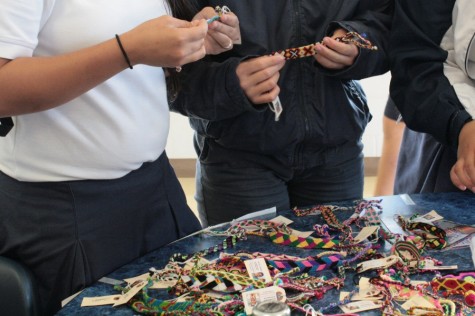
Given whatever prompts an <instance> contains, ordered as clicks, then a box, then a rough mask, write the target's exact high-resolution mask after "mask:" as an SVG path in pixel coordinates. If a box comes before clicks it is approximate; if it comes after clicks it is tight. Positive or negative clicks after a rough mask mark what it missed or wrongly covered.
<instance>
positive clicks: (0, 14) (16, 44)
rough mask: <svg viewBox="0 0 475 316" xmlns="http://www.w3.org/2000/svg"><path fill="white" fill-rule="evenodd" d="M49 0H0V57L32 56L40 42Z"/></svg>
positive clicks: (49, 3)
mask: <svg viewBox="0 0 475 316" xmlns="http://www.w3.org/2000/svg"><path fill="white" fill-rule="evenodd" d="M51 3H52V1H48V0H33V1H32V0H1V1H0V57H2V58H6V59H15V58H18V57H30V56H32V55H33V51H34V49H35V47H36V45H37V44H38V33H39V31H40V28H41V24H42V22H43V20H44V14H43V13H44V9H45V8H46V7H48V6H50V5H51Z"/></svg>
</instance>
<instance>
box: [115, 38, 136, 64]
mask: <svg viewBox="0 0 475 316" xmlns="http://www.w3.org/2000/svg"><path fill="white" fill-rule="evenodd" d="M115 39H116V40H117V44H119V47H120V51H121V52H122V55H124V58H125V61H126V62H127V65H129V68H130V69H134V67H133V66H132V64H131V63H130V59H129V56H127V53H126V52H125V49H124V46H122V42H121V41H120V37H119V35H117V34H116V35H115Z"/></svg>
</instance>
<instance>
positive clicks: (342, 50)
mask: <svg viewBox="0 0 475 316" xmlns="http://www.w3.org/2000/svg"><path fill="white" fill-rule="evenodd" d="M322 43H323V45H325V46H327V47H328V48H330V49H332V50H333V51H335V52H338V53H339V54H341V55H345V56H347V57H351V58H353V57H356V55H358V47H356V45H354V44H351V43H350V44H348V43H343V42H339V41H337V40H335V39H333V38H331V37H325V38H324V39H323V41H322Z"/></svg>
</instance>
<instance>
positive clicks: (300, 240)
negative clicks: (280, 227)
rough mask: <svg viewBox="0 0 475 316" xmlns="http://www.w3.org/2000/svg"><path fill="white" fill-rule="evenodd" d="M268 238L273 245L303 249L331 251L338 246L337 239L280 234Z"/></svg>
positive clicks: (271, 234)
mask: <svg viewBox="0 0 475 316" xmlns="http://www.w3.org/2000/svg"><path fill="white" fill-rule="evenodd" d="M268 236H269V238H270V239H271V240H272V242H273V243H276V244H281V245H285V246H292V247H297V248H303V249H332V248H334V247H335V246H337V245H339V244H340V241H339V240H338V239H329V238H313V237H307V238H304V237H299V236H296V235H290V234H284V233H281V232H272V233H270V234H269V235H268Z"/></svg>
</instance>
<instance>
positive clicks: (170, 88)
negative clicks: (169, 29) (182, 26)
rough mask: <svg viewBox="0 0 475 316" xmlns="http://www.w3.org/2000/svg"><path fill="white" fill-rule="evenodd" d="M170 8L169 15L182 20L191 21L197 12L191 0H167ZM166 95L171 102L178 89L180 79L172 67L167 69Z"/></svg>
mask: <svg viewBox="0 0 475 316" xmlns="http://www.w3.org/2000/svg"><path fill="white" fill-rule="evenodd" d="M167 2H168V5H169V6H170V8H171V15H172V16H174V17H176V18H178V19H182V20H186V21H191V20H192V19H193V17H194V16H195V14H196V13H198V6H197V4H196V2H195V1H192V0H167ZM167 71H168V76H167V79H166V80H167V95H168V101H169V102H173V101H174V100H175V99H176V96H177V94H178V91H179V90H180V81H179V78H178V75H179V74H178V73H177V72H176V70H175V69H174V68H169V69H167Z"/></svg>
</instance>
